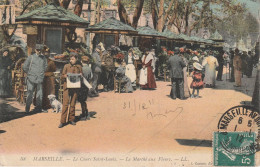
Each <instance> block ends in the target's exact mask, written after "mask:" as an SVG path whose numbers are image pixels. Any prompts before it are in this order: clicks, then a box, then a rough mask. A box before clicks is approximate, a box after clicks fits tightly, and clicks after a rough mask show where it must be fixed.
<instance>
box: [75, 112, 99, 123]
mask: <svg viewBox="0 0 260 167" xmlns="http://www.w3.org/2000/svg"><path fill="white" fill-rule="evenodd" d="M96 114H97V112H95V111H90V112H88V115H89V120H91V119H95V118H96V116H95V115H96ZM79 120H80V116H76V117H75V121H76V122H78V121H79ZM87 121H88V120H87Z"/></svg>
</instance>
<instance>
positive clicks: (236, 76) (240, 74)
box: [234, 69, 242, 86]
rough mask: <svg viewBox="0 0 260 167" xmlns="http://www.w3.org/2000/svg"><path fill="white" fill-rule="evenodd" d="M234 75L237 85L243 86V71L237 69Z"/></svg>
mask: <svg viewBox="0 0 260 167" xmlns="http://www.w3.org/2000/svg"><path fill="white" fill-rule="evenodd" d="M234 75H235V82H236V86H241V77H242V71H238V70H236V69H235V72H234Z"/></svg>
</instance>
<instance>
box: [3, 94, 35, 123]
mask: <svg viewBox="0 0 260 167" xmlns="http://www.w3.org/2000/svg"><path fill="white" fill-rule="evenodd" d="M11 101H15V100H14V99H12V98H11V99H9V98H7V99H3V98H0V123H3V122H7V121H11V120H14V119H18V118H22V117H25V116H30V115H34V114H37V113H36V112H30V113H25V112H24V111H21V110H19V109H18V108H15V107H13V106H11V105H10V104H8V102H11Z"/></svg>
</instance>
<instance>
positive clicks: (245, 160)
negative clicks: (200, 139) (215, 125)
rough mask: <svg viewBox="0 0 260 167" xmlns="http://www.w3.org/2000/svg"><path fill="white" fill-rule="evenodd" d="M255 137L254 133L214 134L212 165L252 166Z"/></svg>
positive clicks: (253, 163) (253, 162)
mask: <svg viewBox="0 0 260 167" xmlns="http://www.w3.org/2000/svg"><path fill="white" fill-rule="evenodd" d="M255 137H256V135H255V133H249V132H227V133H225V132H214V136H213V155H214V165H215V166H254V165H255V147H254V141H255Z"/></svg>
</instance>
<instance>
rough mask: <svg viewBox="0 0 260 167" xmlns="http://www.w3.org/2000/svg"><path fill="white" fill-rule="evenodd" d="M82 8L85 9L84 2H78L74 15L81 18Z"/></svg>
mask: <svg viewBox="0 0 260 167" xmlns="http://www.w3.org/2000/svg"><path fill="white" fill-rule="evenodd" d="M82 7H83V0H78V1H77V3H76V5H75V8H74V14H75V15H78V16H79V17H80V15H81V13H82Z"/></svg>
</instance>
